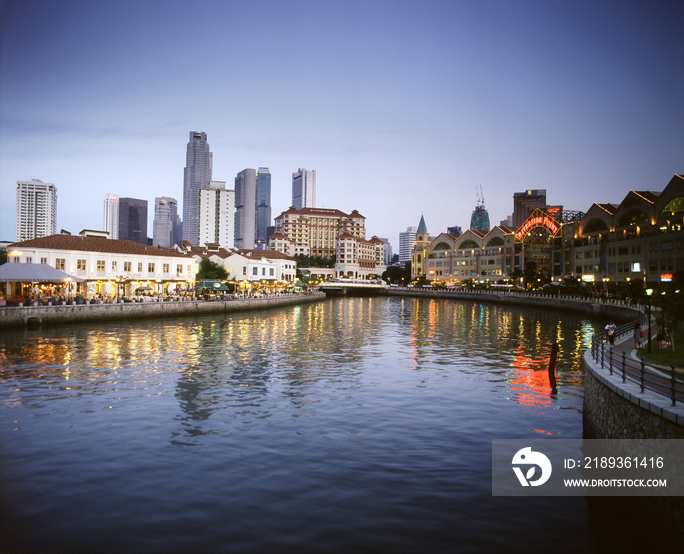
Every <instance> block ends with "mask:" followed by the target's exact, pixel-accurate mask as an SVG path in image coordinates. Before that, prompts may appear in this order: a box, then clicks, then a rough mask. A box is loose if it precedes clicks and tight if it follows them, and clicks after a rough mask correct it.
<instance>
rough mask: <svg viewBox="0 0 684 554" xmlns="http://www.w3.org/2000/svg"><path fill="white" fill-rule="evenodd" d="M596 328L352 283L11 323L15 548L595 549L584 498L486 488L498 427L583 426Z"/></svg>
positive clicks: (4, 381)
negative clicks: (142, 317) (344, 290)
mask: <svg viewBox="0 0 684 554" xmlns="http://www.w3.org/2000/svg"><path fill="white" fill-rule="evenodd" d="M591 330H592V327H591V323H590V322H588V321H586V320H583V319H581V318H579V317H576V316H567V315H564V316H563V319H562V321H561V320H560V319H559V318H558V316H557V315H556V314H554V313H552V312H534V311H532V312H526V311H523V310H515V309H510V308H501V307H498V306H486V305H478V304H470V303H461V302H454V301H449V300H429V301H426V300H422V299H421V300H418V299H410V298H405V299H388V298H345V299H336V300H329V301H325V302H320V303H314V304H308V305H306V306H299V307H294V308H287V309H280V310H272V311H264V312H255V313H243V314H230V315H221V316H218V317H199V318H186V319H169V320H149V321H139V322H133V323H130V324H123V323H111V324H102V325H98V327H97V328H91V327H90V326H86V325H77V326H74V327H70V328H45V329H40V330H16V331H10V332H3V333H2V334H1V335H0V399H1V401H2V404H1V407H0V413H2V419H1V420H0V422H1V423H0V440H1V441H2V444H3V450H2V453H1V456H2V457H1V459H0V461H1V462H2V464H1V465H0V467H2V468H3V473H2V489H1V490H0V507H1V508H2V510H3V513H5V512H6V513H11V514H12V515H11V516H8V517H7V518H5V523H4V524H3V525H5V526H6V527H7V526H9V527H8V528H3V529H0V531H3V533H2V535H3V536H4V537H12V538H10V539H4V540H5V543H3V544H2V545H0V546H3V550H12V549H16V550H26V549H29V550H56V549H63V550H72V551H84V550H89V551H97V550H135V551H139V550H147V551H167V550H195V551H196V550H202V551H264V550H273V549H276V550H294V551H322V550H328V551H340V550H373V551H378V550H392V551H395V550H398V551H401V550H403V551H416V550H418V549H422V550H428V549H429V550H435V551H439V550H453V548H454V545H455V544H458V545H459V549H460V550H486V549H493V550H510V548H507V547H508V546H510V544H525V545H527V546H528V547H529V548H531V549H533V550H535V549H536V550H540V549H543V550H546V551H553V550H560V551H563V550H567V549H568V547H569V546H574V547H576V549H584V550H586V549H587V547H588V545H589V544H591V543H592V541H593V540H594V539H593V538H592V532H591V530H590V529H589V525H588V523H587V522H588V520H589V514H588V511H587V507H586V505H585V503H584V502H583V500H582V499H553V500H549V499H524V500H525V501H524V502H523V503H522V504H524V508H525V509H524V510H522V511H521V510H520V509H519V508H520V504H515V503H511V501H510V499H501V498H493V497H492V496H491V483H490V473H489V471H490V466H489V464H490V459H491V440H492V439H494V438H525V437H539V434H543V435H553V436H561V437H567V438H577V437H581V434H582V421H581V406H582V369H581V368H582V365H581V355H582V352H583V351H584V349H586V348H587V346H588V344H589V340H590V337H591ZM553 342H557V343H558V344H559V364H558V391H557V393H556V394H553V393H552V391H551V388H550V386H549V382H548V373H547V367H548V361H549V359H548V358H549V354H550V348H551V343H553ZM10 508H11V509H10ZM493 526H494V528H495V529H496V531H497V532H496V533H492V532H491V531H492V528H493ZM35 528H40V529H42V530H43V532H42V533H41V534H40V535H36V534H33V533H32V532H31V530H32V529H35ZM540 528H548V529H549V531H548V532H540V531H539V529H540ZM85 530H87V531H88V532H87V533H84V531H85ZM265 530H268V532H265ZM350 530H353V532H350ZM4 531H7V532H6V533H5V532H4ZM558 536H560V537H563V542H562V544H558V543H554V542H553V541H552V540H550V537H554V538H555V537H558ZM535 545H536V548H535Z"/></svg>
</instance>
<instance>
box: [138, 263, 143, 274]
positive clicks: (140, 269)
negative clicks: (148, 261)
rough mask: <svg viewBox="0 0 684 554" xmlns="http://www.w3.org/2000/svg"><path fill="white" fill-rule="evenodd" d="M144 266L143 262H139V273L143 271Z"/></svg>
mask: <svg viewBox="0 0 684 554" xmlns="http://www.w3.org/2000/svg"><path fill="white" fill-rule="evenodd" d="M142 267H143V263H142V262H138V273H142Z"/></svg>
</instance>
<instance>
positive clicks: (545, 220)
mask: <svg viewBox="0 0 684 554" xmlns="http://www.w3.org/2000/svg"><path fill="white" fill-rule="evenodd" d="M534 227H544V228H546V229H548V231H549V232H550V233H551V235H552V236H556V234H557V233H558V230H559V229H560V227H559V226H558V223H556V222H555V221H554V220H553V219H551V218H550V217H549V216H547V215H544V214H543V212H541V211H540V210H535V212H534V214H532V216H531V217H530V218H529V219H528V220H527V221H526V222H525V223H523V225H522V227H520V229H518V232H517V233H516V234H515V238H516V239H517V240H518V241H522V240H523V238H525V235H526V234H527V233H528V231H529V230H530V229H532V228H534Z"/></svg>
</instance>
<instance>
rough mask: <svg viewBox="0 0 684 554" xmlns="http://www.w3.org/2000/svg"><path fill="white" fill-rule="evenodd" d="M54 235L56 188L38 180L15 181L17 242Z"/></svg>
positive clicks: (55, 230)
mask: <svg viewBox="0 0 684 554" xmlns="http://www.w3.org/2000/svg"><path fill="white" fill-rule="evenodd" d="M56 233H57V187H55V185H53V184H52V183H43V181H40V180H38V179H31V180H30V181H17V221H16V240H17V242H19V241H22V240H31V239H38V238H41V237H48V236H50V235H54V234H56Z"/></svg>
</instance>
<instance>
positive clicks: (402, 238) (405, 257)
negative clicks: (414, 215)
mask: <svg viewBox="0 0 684 554" xmlns="http://www.w3.org/2000/svg"><path fill="white" fill-rule="evenodd" d="M417 229H418V227H407V228H406V231H405V232H404V233H399V263H401V264H403V263H406V262H410V261H411V252H413V243H414V242H416V230H417Z"/></svg>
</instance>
